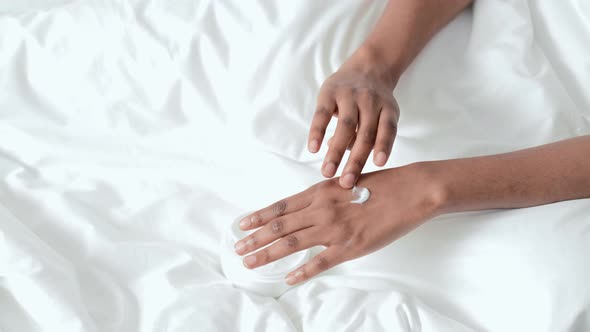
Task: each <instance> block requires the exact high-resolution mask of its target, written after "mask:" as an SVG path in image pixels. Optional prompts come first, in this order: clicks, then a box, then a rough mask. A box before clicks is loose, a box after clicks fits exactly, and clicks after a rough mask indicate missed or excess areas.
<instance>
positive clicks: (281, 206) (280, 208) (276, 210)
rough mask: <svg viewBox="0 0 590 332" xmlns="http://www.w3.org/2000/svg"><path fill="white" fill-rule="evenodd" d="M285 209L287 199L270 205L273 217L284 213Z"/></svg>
mask: <svg viewBox="0 0 590 332" xmlns="http://www.w3.org/2000/svg"><path fill="white" fill-rule="evenodd" d="M286 210H287V201H286V200H280V201H278V202H276V203H274V204H273V205H272V214H273V216H275V217H280V216H282V215H284V214H285V211H286Z"/></svg>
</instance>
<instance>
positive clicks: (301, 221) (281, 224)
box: [235, 213, 313, 255]
mask: <svg viewBox="0 0 590 332" xmlns="http://www.w3.org/2000/svg"><path fill="white" fill-rule="evenodd" d="M311 220H312V219H311V218H306V217H305V216H303V215H302V213H293V214H290V215H287V216H284V217H278V218H275V219H273V220H271V221H270V222H268V223H267V224H266V225H264V226H263V227H262V228H260V229H259V230H257V231H256V232H254V233H252V234H250V235H248V236H246V237H245V238H243V239H241V240H240V241H238V242H236V244H235V250H236V253H238V254H239V255H245V254H247V253H250V252H253V251H256V250H258V249H260V248H263V247H264V246H266V245H268V244H270V243H273V242H274V241H276V240H278V239H280V238H282V237H284V236H289V234H292V233H294V232H297V231H299V230H301V229H304V228H307V227H310V226H312V225H313V223H312V221H311Z"/></svg>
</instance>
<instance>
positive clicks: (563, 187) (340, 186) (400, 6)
mask: <svg viewBox="0 0 590 332" xmlns="http://www.w3.org/2000/svg"><path fill="white" fill-rule="evenodd" d="M468 4H469V1H463V0H448V1H445V0H423V1H415V0H391V1H390V2H389V4H388V6H387V8H386V10H385V13H384V14H383V16H382V18H381V19H380V21H379V22H378V23H377V25H376V27H375V29H374V30H373V32H372V33H371V35H370V36H369V37H368V38H367V40H366V42H365V43H364V44H363V46H362V47H361V49H359V51H357V52H356V53H355V54H354V55H353V56H352V58H351V59H349V60H348V61H347V63H345V64H344V65H343V66H342V68H340V70H339V71H338V72H337V73H335V74H334V75H332V76H331V77H330V78H328V80H326V82H325V83H324V85H323V86H322V91H321V92H320V97H319V100H318V112H316V116H315V117H314V120H313V123H312V125H311V130H310V136H309V137H310V143H309V147H310V150H311V151H312V152H315V151H317V150H318V148H319V144H320V143H321V141H322V140H323V131H324V130H325V126H326V125H327V124H328V121H329V120H330V119H331V115H332V113H334V112H338V125H337V129H336V134H335V137H334V138H333V140H332V141H331V142H330V149H329V151H328V154H327V155H326V159H325V161H324V167H323V172H324V175H326V176H328V177H332V176H333V175H334V173H335V171H336V170H335V168H337V167H338V165H339V163H340V160H341V159H342V154H343V152H344V150H345V149H346V147H347V146H351V145H352V152H351V157H350V159H349V160H348V162H347V164H346V166H345V167H344V172H343V174H344V176H343V177H341V178H334V179H329V180H326V181H324V182H321V183H318V184H316V185H314V186H312V187H310V188H309V189H307V190H305V191H303V192H301V193H298V194H296V195H294V196H291V197H288V198H285V199H283V200H280V201H278V202H277V203H275V204H273V205H271V206H269V207H267V208H264V209H262V210H259V211H256V212H254V213H252V214H250V215H249V216H247V217H245V218H244V219H242V221H241V223H240V227H241V228H242V229H244V230H251V229H256V228H259V229H258V230H257V231H255V232H254V233H252V234H251V235H249V236H248V237H246V238H244V239H242V240H240V241H238V242H237V243H236V252H237V253H238V254H240V255H246V257H245V258H244V265H245V266H246V267H248V268H256V267H259V266H262V265H264V264H267V263H270V262H272V261H275V260H277V259H281V258H283V257H285V256H287V255H289V254H292V253H294V252H296V251H300V250H305V249H308V248H311V247H313V246H317V245H321V246H324V247H326V250H324V251H323V252H321V253H320V254H318V255H317V256H315V257H314V258H313V259H312V260H311V261H310V262H308V263H306V264H304V265H303V266H301V267H299V268H297V269H296V270H294V271H292V272H290V273H289V274H288V275H287V276H286V282H287V283H288V284H296V283H300V282H302V281H305V280H308V279H309V278H312V277H313V276H315V275H317V274H318V273H321V272H323V271H325V270H327V269H329V268H332V267H334V266H335V265H338V264H340V263H342V262H345V261H348V260H351V259H355V258H358V257H361V256H364V255H367V254H369V253H371V252H374V251H376V250H378V249H380V248H382V247H384V246H386V245H388V244H389V243H391V242H393V241H395V240H396V239H398V238H400V237H401V236H403V235H404V234H406V233H408V232H409V231H411V230H413V229H414V228H416V227H418V226H420V225H421V224H422V223H424V222H426V221H428V220H429V219H431V218H433V217H435V216H438V215H441V214H445V213H452V212H462V211H472V210H482V209H494V208H521V207H528V206H535V205H541V204H548V203H553V202H558V201H563V200H571V199H580V198H590V135H589V136H581V137H577V138H572V139H568V140H564V141H561V142H556V143H552V144H546V145H542V146H539V147H534V148H530V149H525V150H520V151H515V152H511V153H505V154H499V155H491V156H481V157H474V158H464V159H452V160H442V161H427V162H420V163H414V164H410V165H406V166H402V167H398V168H392V169H387V170H382V171H378V172H373V173H368V174H363V175H360V176H359V174H360V172H361V170H362V167H363V166H364V163H365V161H366V158H367V157H368V155H369V153H370V151H371V149H374V155H375V156H376V157H375V163H376V164H377V165H383V164H384V163H385V161H386V159H387V158H388V157H389V154H390V152H391V147H392V145H393V139H394V137H395V132H396V126H397V119H398V116H399V109H398V107H397V103H396V102H395V99H393V95H392V91H393V88H394V87H395V84H396V82H397V79H398V78H399V75H400V74H401V73H402V72H403V70H404V69H405V68H406V67H407V65H408V64H409V63H410V62H411V60H412V59H413V58H414V57H415V56H416V54H417V53H418V52H419V50H420V49H421V48H422V47H423V46H424V44H425V43H426V41H427V40H428V39H429V38H430V37H431V36H432V35H433V34H434V33H435V32H436V31H438V29H440V28H441V27H442V26H443V25H444V24H446V23H447V22H448V21H449V20H451V19H452V18H453V17H454V16H455V15H456V14H457V13H458V12H459V11H461V10H462V9H463V8H464V7H465V6H467V5H468ZM409 36H411V38H410V37H409ZM351 121H352V122H351ZM355 121H356V122H355ZM357 126H358V130H357V129H356V127H357ZM314 142H316V143H314ZM372 142H374V144H373V143H372ZM382 153H384V154H385V156H383V154H382ZM330 163H333V164H334V167H330V166H327V165H330ZM346 174H352V176H353V179H352V180H353V181H352V182H350V181H348V179H345V177H346ZM354 183H357V184H358V185H359V186H362V187H366V188H368V189H369V190H370V191H371V197H370V199H369V200H368V201H367V202H365V203H363V204H360V205H359V204H354V203H351V202H350V201H351V199H352V193H351V191H350V189H349V188H351V187H352V185H353V184H354ZM276 240H279V241H277V242H276V243H274V244H273V245H271V246H269V247H267V248H264V249H262V250H258V249H260V248H262V247H264V246H265V245H267V244H269V243H272V242H274V241H276ZM257 250H258V251H257Z"/></svg>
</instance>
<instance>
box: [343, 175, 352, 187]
mask: <svg viewBox="0 0 590 332" xmlns="http://www.w3.org/2000/svg"><path fill="white" fill-rule="evenodd" d="M354 180H355V176H354V175H353V174H351V173H348V174H346V175H345V176H344V177H342V183H341V184H342V186H343V187H346V188H352V186H354Z"/></svg>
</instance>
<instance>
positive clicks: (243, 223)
mask: <svg viewBox="0 0 590 332" xmlns="http://www.w3.org/2000/svg"><path fill="white" fill-rule="evenodd" d="M250 224H251V222H250V219H248V218H244V219H242V220H241V221H240V228H242V229H245V228H248V227H249V226H250Z"/></svg>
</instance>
